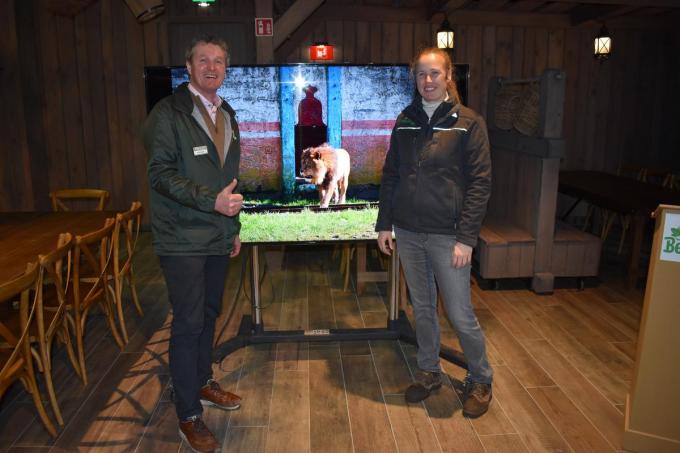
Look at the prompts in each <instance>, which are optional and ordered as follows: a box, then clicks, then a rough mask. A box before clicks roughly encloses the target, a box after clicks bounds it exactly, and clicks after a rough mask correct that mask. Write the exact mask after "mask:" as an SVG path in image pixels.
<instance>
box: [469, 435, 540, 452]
mask: <svg viewBox="0 0 680 453" xmlns="http://www.w3.org/2000/svg"><path fill="white" fill-rule="evenodd" d="M479 438H480V439H481V440H482V444H483V445H484V449H485V450H486V453H530V452H529V450H527V447H526V445H524V443H523V442H522V437H521V436H520V435H519V434H498V435H494V436H479Z"/></svg>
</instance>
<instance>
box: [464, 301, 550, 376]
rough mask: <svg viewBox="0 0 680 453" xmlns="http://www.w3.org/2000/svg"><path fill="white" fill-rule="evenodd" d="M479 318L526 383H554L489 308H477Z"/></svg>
mask: <svg viewBox="0 0 680 453" xmlns="http://www.w3.org/2000/svg"><path fill="white" fill-rule="evenodd" d="M477 318H478V319H479V323H480V324H481V326H482V330H483V331H484V334H485V336H486V339H487V341H489V342H491V343H492V344H493V345H494V346H495V347H496V349H497V350H498V352H499V353H500V354H501V355H502V356H503V360H504V361H505V364H506V365H507V366H509V367H510V368H512V372H513V373H514V374H515V375H517V378H518V379H519V380H520V382H522V384H524V385H528V386H541V385H553V381H552V380H551V379H550V377H548V375H546V374H545V372H544V371H543V370H542V369H541V367H540V366H538V365H537V364H536V362H535V361H534V359H532V358H531V356H530V355H529V354H528V353H527V352H526V350H525V349H524V347H522V345H521V344H520V343H519V342H518V341H517V339H515V337H514V336H513V335H512V334H511V333H510V332H508V330H507V329H506V328H505V327H504V326H503V325H502V324H501V323H500V322H499V321H498V320H497V319H496V317H495V316H494V315H493V314H492V313H491V312H490V311H489V310H482V309H480V310H477Z"/></svg>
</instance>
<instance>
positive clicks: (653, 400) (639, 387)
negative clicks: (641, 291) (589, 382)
mask: <svg viewBox="0 0 680 453" xmlns="http://www.w3.org/2000/svg"><path fill="white" fill-rule="evenodd" d="M654 217H655V218H656V225H655V228H654V243H653V245H652V254H651V257H650V263H649V273H648V275H647V289H646V291H645V302H644V306H643V308H642V321H641V323H640V333H639V336H638V343H637V356H636V360H635V372H634V374H633V384H632V386H631V391H630V393H629V394H628V396H627V398H626V413H625V425H624V428H625V430H624V433H623V447H624V448H625V449H626V450H630V451H635V452H637V453H645V452H650V453H651V452H662V451H667V452H671V451H680V430H678V427H679V426H680V386H678V382H680V362H678V360H677V358H678V345H680V329H678V324H680V303H678V301H680V287H679V286H678V278H679V277H680V206H669V205H661V206H659V207H658V209H657V210H656V212H655V213H654Z"/></svg>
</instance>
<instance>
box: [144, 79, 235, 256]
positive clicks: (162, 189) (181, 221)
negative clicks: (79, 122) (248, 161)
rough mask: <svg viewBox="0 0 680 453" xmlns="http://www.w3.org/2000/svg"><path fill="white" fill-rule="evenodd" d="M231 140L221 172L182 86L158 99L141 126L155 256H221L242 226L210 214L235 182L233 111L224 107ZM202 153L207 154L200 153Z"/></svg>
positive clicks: (211, 145) (208, 139)
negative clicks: (230, 129)
mask: <svg viewBox="0 0 680 453" xmlns="http://www.w3.org/2000/svg"><path fill="white" fill-rule="evenodd" d="M222 109H224V111H225V112H227V113H228V114H229V118H230V121H231V128H232V131H233V134H232V136H231V137H226V138H225V142H229V141H230V145H229V152H228V153H227V156H226V158H225V161H224V166H220V164H219V157H218V154H217V149H216V148H215V144H214V143H213V141H212V140H211V138H210V136H209V135H208V134H207V133H206V132H205V130H204V129H203V128H202V127H201V125H200V124H199V122H198V121H197V119H196V117H194V116H193V115H192V112H193V110H194V104H193V101H192V99H191V92H190V91H189V89H188V87H187V84H183V85H181V86H180V87H178V88H177V90H176V91H175V93H174V94H173V95H171V96H168V97H166V98H164V99H162V100H161V101H160V102H158V104H156V106H155V107H154V108H153V110H152V111H151V113H150V114H149V116H148V118H147V119H146V122H145V124H144V146H145V148H146V151H147V153H148V157H149V163H148V166H147V173H148V175H149V187H150V190H151V228H152V230H153V243H154V249H155V251H156V253H157V254H158V255H226V254H228V253H229V252H230V251H231V249H232V247H233V240H234V236H235V235H236V234H238V233H239V231H240V228H241V224H240V222H239V220H238V215H236V216H234V217H227V216H224V215H222V214H219V213H218V212H216V211H215V210H214V207H215V199H216V198H217V194H218V193H219V192H220V191H221V190H222V189H223V188H224V187H225V186H227V185H228V184H229V183H230V182H231V181H232V179H234V178H237V179H238V169H239V162H240V158H241V143H240V139H239V130H238V125H237V123H236V119H235V116H236V114H235V112H234V110H233V109H232V108H231V107H230V106H229V104H227V103H226V102H223V103H222ZM201 147H207V149H208V152H207V154H206V153H205V151H204V148H201Z"/></svg>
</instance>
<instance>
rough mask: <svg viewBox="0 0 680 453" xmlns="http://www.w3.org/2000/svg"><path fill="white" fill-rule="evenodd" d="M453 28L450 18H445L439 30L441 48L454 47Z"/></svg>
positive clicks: (438, 42)
mask: <svg viewBox="0 0 680 453" xmlns="http://www.w3.org/2000/svg"><path fill="white" fill-rule="evenodd" d="M453 37H454V35H453V29H452V28H451V24H449V20H448V19H446V18H444V21H443V22H442V25H441V27H439V30H437V47H439V48H440V49H453V44H454V42H453Z"/></svg>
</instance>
